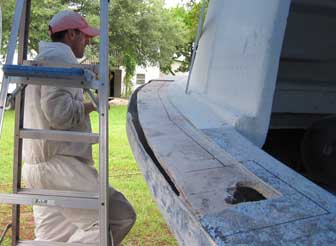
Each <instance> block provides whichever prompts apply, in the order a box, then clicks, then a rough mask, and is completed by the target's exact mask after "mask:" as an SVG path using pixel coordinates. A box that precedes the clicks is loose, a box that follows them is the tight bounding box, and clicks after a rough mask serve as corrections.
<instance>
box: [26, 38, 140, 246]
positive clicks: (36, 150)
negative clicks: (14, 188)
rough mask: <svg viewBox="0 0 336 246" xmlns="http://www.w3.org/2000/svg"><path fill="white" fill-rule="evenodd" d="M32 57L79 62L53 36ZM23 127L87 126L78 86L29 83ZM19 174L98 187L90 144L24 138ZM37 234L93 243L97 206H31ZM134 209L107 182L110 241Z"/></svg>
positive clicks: (29, 180) (126, 226)
mask: <svg viewBox="0 0 336 246" xmlns="http://www.w3.org/2000/svg"><path fill="white" fill-rule="evenodd" d="M39 49H40V52H39V55H38V56H37V58H36V60H38V61H47V62H50V63H68V64H75V63H78V61H77V59H76V57H75V55H74V54H73V52H72V50H71V48H70V47H69V46H68V45H66V44H63V43H58V42H51V43H50V42H40V44H39ZM24 127H25V128H33V129H56V130H73V131H82V132H91V124H90V119H89V116H88V115H87V114H85V113H84V104H83V90H82V89H79V88H70V87H69V88H62V87H52V86H40V85H29V86H27V88H26V93H25V114H24ZM23 159H24V161H25V164H24V166H23V170H22V175H23V179H24V181H25V184H26V186H27V187H29V188H34V189H50V190H71V191H87V192H97V190H98V176H97V171H96V169H95V168H94V167H93V160H92V149H91V144H87V143H70V142H59V141H51V140H43V139H38V140H30V139H26V140H24V144H23ZM33 212H34V220H35V226H36V229H35V236H36V240H47V241H59V242H78V243H97V244H98V242H99V230H98V225H97V220H98V211H97V210H90V209H65V208H60V207H44V206H34V208H33ZM135 217H136V216H135V212H134V210H133V208H132V206H131V205H130V204H129V202H128V201H127V200H126V198H125V197H124V196H123V195H122V194H121V193H120V192H118V191H116V190H114V189H113V188H112V187H110V228H111V230H112V233H113V238H114V242H115V245H118V244H119V243H120V242H121V240H122V239H123V238H124V237H125V236H126V234H127V233H128V231H129V230H130V229H131V227H132V226H133V224H134V222H135Z"/></svg>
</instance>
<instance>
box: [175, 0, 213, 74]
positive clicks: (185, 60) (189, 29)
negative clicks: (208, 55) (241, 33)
mask: <svg viewBox="0 0 336 246" xmlns="http://www.w3.org/2000/svg"><path fill="white" fill-rule="evenodd" d="M208 3H209V0H207V1H206V10H207V6H208ZM201 9H202V2H201V1H192V0H190V1H189V2H186V3H185V4H184V5H183V6H179V7H176V8H174V9H173V10H172V12H173V15H174V16H175V18H176V19H179V20H180V21H181V22H183V23H184V26H185V28H186V36H185V42H184V43H181V44H180V45H179V46H177V50H176V53H175V56H174V60H175V61H178V62H179V63H180V66H179V68H178V69H177V71H181V72H186V71H189V66H190V62H191V56H192V48H193V43H194V41H195V37H196V33H197V28H198V22H199V19H200V14H201ZM205 13H206V12H205ZM204 19H205V18H204ZM204 19H203V22H204Z"/></svg>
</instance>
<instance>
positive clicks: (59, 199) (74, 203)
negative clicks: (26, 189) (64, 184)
mask: <svg viewBox="0 0 336 246" xmlns="http://www.w3.org/2000/svg"><path fill="white" fill-rule="evenodd" d="M0 203H7V204H20V205H41V206H57V207H63V208H84V209H98V199H97V198H80V197H70V196H51V195H36V194H34V195H32V194H3V193H0Z"/></svg>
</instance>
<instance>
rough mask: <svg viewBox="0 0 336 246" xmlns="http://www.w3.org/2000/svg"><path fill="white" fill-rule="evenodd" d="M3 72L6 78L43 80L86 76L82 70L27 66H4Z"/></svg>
mask: <svg viewBox="0 0 336 246" xmlns="http://www.w3.org/2000/svg"><path fill="white" fill-rule="evenodd" d="M2 70H3V72H4V75H5V76H16V77H42V78H64V77H80V76H84V74H85V70H84V69H82V68H60V67H41V66H25V65H3V67H2Z"/></svg>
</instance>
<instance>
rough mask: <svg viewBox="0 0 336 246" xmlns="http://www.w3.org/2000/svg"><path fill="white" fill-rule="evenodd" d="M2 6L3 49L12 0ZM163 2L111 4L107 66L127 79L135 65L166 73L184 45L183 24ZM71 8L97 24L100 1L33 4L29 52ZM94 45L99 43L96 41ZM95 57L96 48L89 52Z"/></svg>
mask: <svg viewBox="0 0 336 246" xmlns="http://www.w3.org/2000/svg"><path fill="white" fill-rule="evenodd" d="M2 1H3V4H4V7H3V9H4V35H3V37H4V47H6V46H7V42H8V37H9V31H10V25H11V20H12V15H13V13H14V5H15V1H14V0H6V1H4V0H2ZM163 4H164V1H163V0H114V1H112V4H111V5H110V8H111V9H110V10H111V11H110V18H109V21H110V23H109V24H110V30H109V36H110V37H109V38H110V65H111V67H112V66H124V67H125V68H126V72H127V76H126V78H130V77H131V76H132V75H133V73H134V70H135V66H136V65H144V66H146V65H148V64H151V65H153V64H155V65H159V66H160V68H161V69H162V70H163V71H165V72H166V71H169V70H170V66H171V64H172V62H173V60H172V57H173V56H174V53H175V51H176V47H178V46H181V45H184V37H185V32H184V24H183V23H181V22H179V21H177V20H176V19H175V18H174V16H173V15H172V12H171V11H170V10H167V9H164V8H163ZM69 6H71V8H72V9H74V10H75V11H79V12H81V14H83V15H85V16H86V17H87V19H88V20H89V22H90V23H92V24H93V25H97V26H98V24H99V1H93V0H63V1H54V0H40V1H35V0H33V1H32V11H31V23H30V27H31V28H30V38H29V46H30V49H33V50H37V47H38V42H39V40H48V35H47V28H48V27H47V23H48V21H49V20H50V18H51V16H53V15H54V14H55V13H56V12H58V11H59V10H62V9H67V8H69ZM94 44H98V40H96V41H95V43H94ZM89 53H91V55H94V56H97V54H98V46H97V45H93V47H91V49H89Z"/></svg>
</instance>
